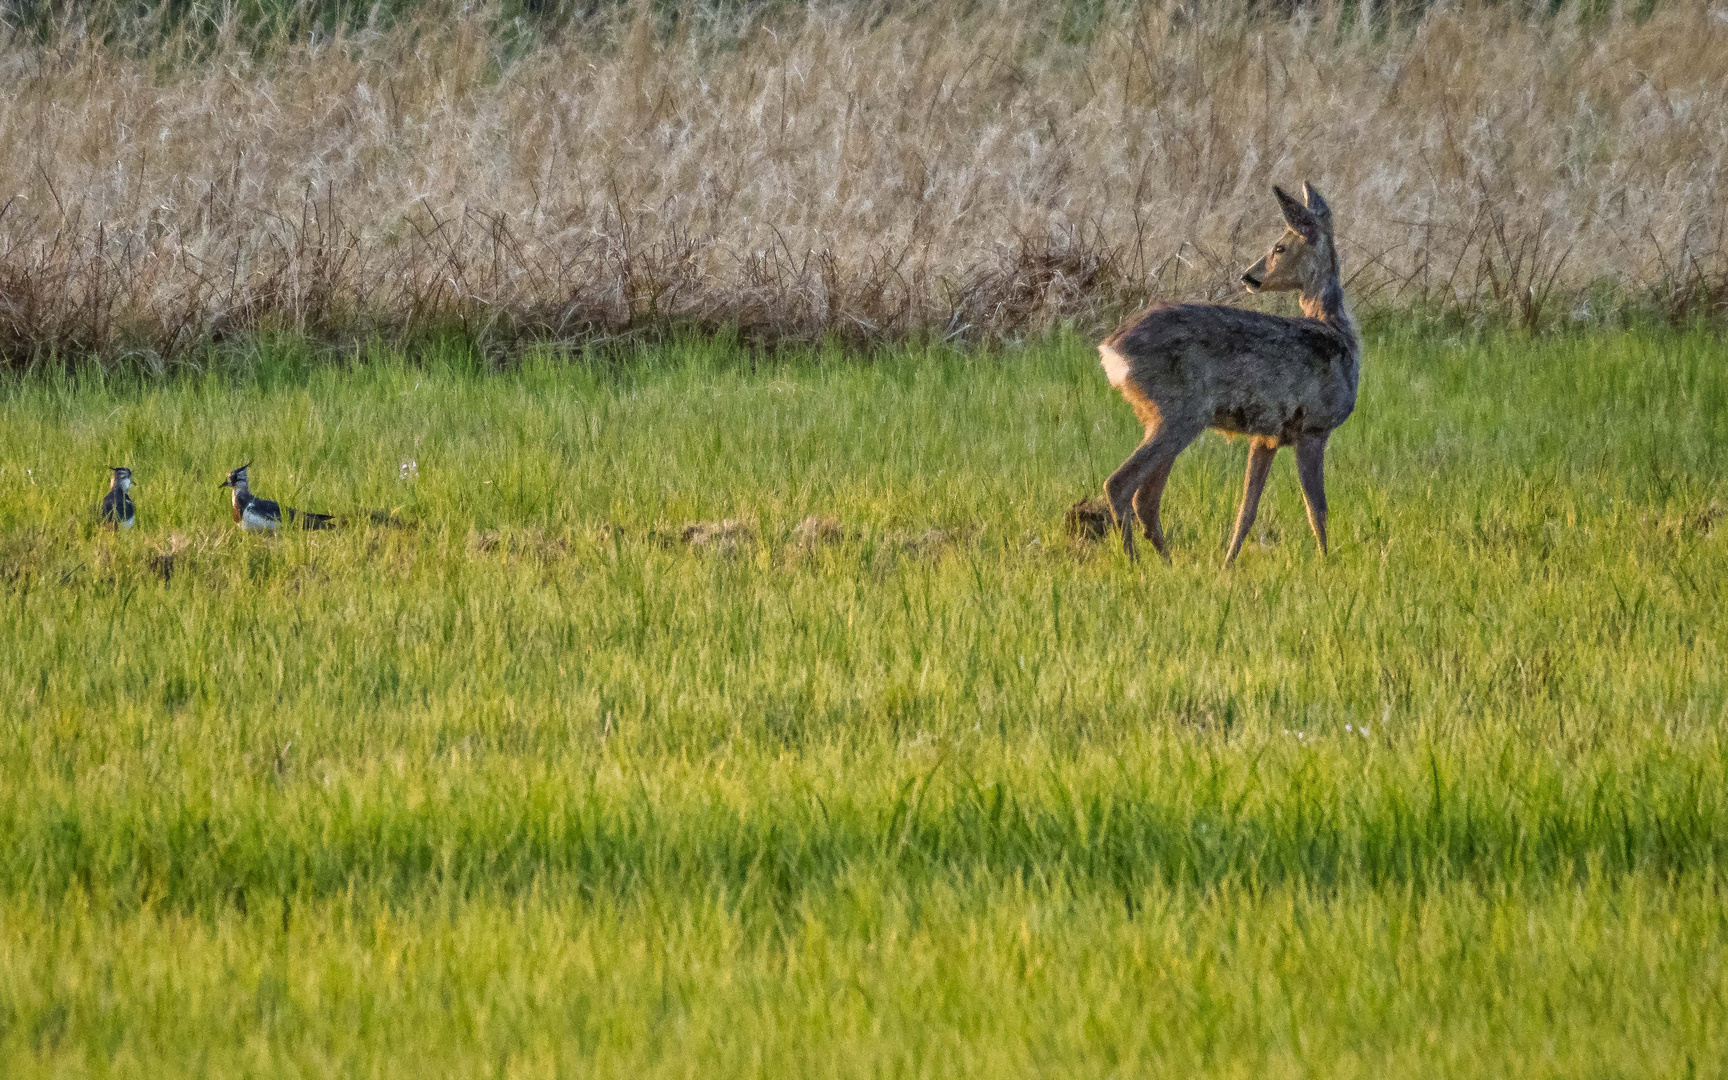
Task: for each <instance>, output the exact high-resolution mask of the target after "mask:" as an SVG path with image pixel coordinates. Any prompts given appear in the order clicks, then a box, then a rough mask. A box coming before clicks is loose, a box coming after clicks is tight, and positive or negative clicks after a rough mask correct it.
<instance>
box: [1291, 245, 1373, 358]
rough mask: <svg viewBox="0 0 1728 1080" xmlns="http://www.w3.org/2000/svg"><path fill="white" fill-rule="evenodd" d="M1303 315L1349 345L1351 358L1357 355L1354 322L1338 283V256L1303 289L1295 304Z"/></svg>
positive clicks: (1333, 256)
mask: <svg viewBox="0 0 1728 1080" xmlns="http://www.w3.org/2000/svg"><path fill="white" fill-rule="evenodd" d="M1298 303H1299V304H1300V305H1301V307H1302V314H1304V315H1306V316H1308V317H1309V318H1310V319H1318V320H1320V321H1321V322H1323V323H1325V324H1326V325H1327V326H1330V327H1331V328H1332V329H1334V330H1336V331H1338V333H1339V334H1341V335H1342V336H1343V338H1344V340H1345V341H1347V342H1349V344H1350V354H1351V355H1352V356H1354V355H1356V352H1357V349H1358V348H1359V342H1358V339H1357V337H1356V320H1355V319H1353V318H1351V317H1350V310H1349V309H1348V308H1346V307H1345V306H1344V285H1343V283H1342V282H1341V281H1340V280H1339V273H1338V255H1337V253H1336V252H1334V253H1333V254H1332V258H1331V260H1330V265H1328V266H1327V268H1326V269H1325V270H1324V271H1323V272H1322V273H1320V274H1319V275H1317V277H1316V278H1315V279H1314V280H1312V281H1310V282H1308V283H1307V285H1306V286H1304V287H1303V289H1302V297H1301V299H1300V300H1299V301H1298Z"/></svg>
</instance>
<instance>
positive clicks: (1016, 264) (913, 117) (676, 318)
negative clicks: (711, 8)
mask: <svg viewBox="0 0 1728 1080" xmlns="http://www.w3.org/2000/svg"><path fill="white" fill-rule="evenodd" d="M284 2H285V3H286V4H288V5H289V6H290V7H292V5H293V3H294V0H284ZM1262 7H1264V5H1262ZM1599 7H1600V5H1596V6H1595V8H1599ZM748 10H750V11H756V12H758V13H757V14H754V15H752V14H748V13H746V14H744V15H722V14H717V13H713V12H710V13H709V14H708V15H706V16H703V17H698V9H696V8H687V9H685V12H684V14H683V16H681V17H678V18H672V17H666V18H657V17H654V16H651V15H649V14H647V13H646V11H647V9H645V8H641V9H630V10H628V11H625V12H624V13H623V14H619V15H615V16H595V17H594V18H591V19H589V20H588V21H586V22H582V23H578V24H563V26H562V29H557V30H556V31H555V32H554V29H545V30H541V31H537V30H535V29H534V24H531V23H524V22H523V20H522V19H510V18H506V17H504V15H503V14H502V13H501V12H500V11H499V10H495V9H483V10H478V11H474V10H469V11H467V12H466V13H461V12H457V13H455V14H451V12H450V11H448V10H446V9H445V6H444V5H438V6H437V7H436V10H430V9H429V11H428V12H426V13H422V14H420V15H417V16H416V15H412V14H411V15H409V16H406V17H405V18H403V19H402V20H401V21H398V22H397V23H395V24H393V25H390V26H386V27H382V28H379V27H368V26H345V25H344V26H337V27H335V28H333V29H330V30H324V29H322V28H321V27H320V28H319V29H318V30H317V31H316V32H309V33H305V34H299V35H296V36H294V37H292V38H288V37H280V38H277V39H275V40H274V41H272V42H270V43H268V46H267V47H265V46H260V45H259V44H258V43H256V42H254V41H251V40H250V39H248V38H247V36H246V34H245V32H244V27H242V26H240V25H239V23H238V22H237V21H236V20H237V17H236V16H233V15H231V14H230V15H228V16H225V17H223V18H221V19H215V21H211V22H208V23H206V24H203V26H202V29H199V28H196V27H195V28H193V29H183V30H180V31H175V32H174V33H172V34H169V33H168V32H166V31H162V33H163V34H165V35H166V36H165V37H163V38H162V40H161V41H158V42H156V43H155V44H153V45H151V46H150V47H145V46H144V44H141V43H140V42H139V41H137V40H134V41H131V42H130V43H128V42H127V41H126V40H124V39H122V40H120V41H119V43H118V44H116V39H115V35H114V34H113V33H110V34H108V35H107V36H106V37H105V38H99V35H96V34H93V33H90V32H87V29H88V28H87V27H86V26H85V24H82V23H74V22H72V21H70V17H68V19H67V20H63V21H62V22H61V23H59V24H56V25H57V27H58V28H57V29H54V30H53V31H52V32H47V33H39V32H34V31H31V32H26V31H25V30H23V29H18V30H14V31H13V32H12V33H11V34H10V35H9V36H8V37H5V38H4V40H3V41H0V100H4V101H5V102H6V105H5V107H4V108H3V109H0V353H3V354H4V355H5V357H7V358H8V359H9V360H10V361H12V362H14V363H23V362H27V361H29V360H31V359H33V358H40V357H42V356H43V355H44V354H45V353H49V352H51V353H53V354H56V355H59V356H61V357H70V356H80V355H88V354H96V355H100V356H104V357H108V358H111V359H124V358H127V357H131V358H134V359H135V360H136V361H137V362H138V363H140V364H142V365H144V366H146V367H153V368H166V367H169V366H172V365H174V364H176V363H179V362H183V361H185V360H187V359H188V358H191V357H194V356H195V355H196V354H197V352H198V350H200V349H202V348H203V347H205V346H206V345H208V344H209V343H212V342H217V341H221V340H223V339H225V338H228V337H231V336H233V335H236V334H245V333H249V332H254V331H258V330H281V331H288V332H294V333H300V334H305V335H309V336H312V337H314V338H316V339H320V340H326V341H342V340H349V339H353V338H355V337H359V336H364V335H370V334H376V333H382V334H386V335H414V334H421V333H426V332H447V331H451V330H454V331H457V332H460V333H463V334H466V335H468V336H470V337H471V338H472V339H474V340H476V341H498V342H509V341H515V340H522V339H525V338H554V339H560V340H570V341H579V340H593V339H596V338H607V337H612V336H616V335H620V334H640V333H645V332H654V331H657V330H661V329H665V328H669V327H676V326H698V327H714V326H723V325H725V326H734V327H736V328H738V329H739V330H740V331H741V332H742V333H743V334H744V335H745V336H746V337H747V338H750V339H754V340H761V341H776V340H784V339H792V340H800V341H802V340H811V339H817V338H821V337H825V336H826V337H839V338H842V339H851V340H859V341H873V340H891V339H896V338H901V337H906V336H913V335H938V336H950V337H970V338H1001V337H1009V336H1015V335H1020V334H1025V333H1028V332H1036V331H1038V330H1041V329H1044V328H1048V327H1050V326H1052V325H1054V324H1058V323H1063V322H1067V323H1071V324H1074V325H1078V326H1080V327H1082V328H1084V329H1097V328H1101V327H1104V326H1106V325H1107V324H1109V323H1111V322H1113V321H1114V320H1115V319H1116V318H1117V317H1118V316H1119V315H1121V314H1122V313H1123V312H1124V311H1125V310H1126V309H1128V308H1130V307H1132V306H1135V305H1138V304H1139V303H1142V302H1144V301H1145V300H1147V299H1149V298H1160V297H1214V298H1216V297H1224V296H1235V295H1237V293H1238V290H1237V287H1236V283H1235V275H1236V273H1237V272H1238V271H1239V270H1240V268H1241V266H1242V265H1244V264H1245V263H1246V262H1248V261H1249V260H1250V259H1251V258H1252V257H1253V255H1255V254H1257V253H1258V252H1257V250H1256V249H1255V245H1257V244H1258V243H1259V242H1260V241H1261V240H1262V239H1263V237H1264V236H1265V234H1266V233H1267V231H1268V230H1269V229H1271V228H1273V226H1274V222H1273V221H1272V212H1273V211H1272V209H1271V208H1270V207H1271V203H1270V200H1268V199H1266V198H1265V197H1264V194H1265V191H1266V189H1267V187H1268V186H1269V185H1270V184H1271V183H1272V182H1273V181H1274V180H1277V181H1283V182H1287V183H1288V182H1295V181H1299V180H1300V179H1302V178H1304V177H1306V178H1310V179H1312V180H1314V181H1315V183H1316V184H1317V185H1318V186H1319V187H1321V188H1322V189H1323V190H1325V191H1326V192H1327V195H1328V197H1329V198H1330V199H1331V201H1332V203H1333V205H1334V207H1335V209H1336V210H1337V214H1338V218H1339V220H1340V221H1343V222H1347V223H1348V226H1349V233H1348V234H1347V235H1343V236H1340V237H1339V241H1340V248H1341V250H1342V251H1343V254H1344V260H1345V264H1346V273H1347V275H1352V279H1351V281H1350V283H1349V287H1350V291H1351V294H1352V297H1353V298H1354V299H1355V301H1356V303H1357V305H1358V307H1359V308H1360V309H1363V310H1366V311H1373V310H1376V309H1387V308H1400V307H1405V306H1419V307H1423V308H1426V309H1429V310H1434V311H1445V312H1453V313H1456V314H1459V315H1462V316H1465V317H1469V318H1480V319H1492V320H1499V321H1507V322H1512V323H1517V324H1523V325H1532V326H1534V325H1543V324H1548V323H1552V322H1553V321H1554V320H1556V319H1563V318H1568V317H1574V316H1575V317H1580V318H1584V317H1599V316H1602V315H1604V314H1613V312H1612V311H1606V312H1605V311H1604V310H1603V305H1604V304H1607V305H1609V307H1611V308H1615V309H1619V308H1622V307H1627V306H1639V305H1642V306H1643V307H1645V308H1647V309H1648V310H1651V311H1654V312H1656V313H1657V314H1659V315H1661V316H1663V317H1667V318H1673V319H1689V318H1694V317H1698V316H1700V315H1702V316H1706V317H1719V316H1721V315H1723V314H1724V313H1725V305H1728V190H1725V185H1728V8H1725V7H1723V6H1722V5H1720V4H1671V5H1662V6H1659V7H1658V9H1657V10H1656V11H1655V12H1654V14H1652V15H1651V16H1650V17H1649V18H1648V19H1647V20H1644V21H1639V20H1637V19H1634V18H1632V17H1631V15H1630V14H1628V13H1627V12H1629V11H1631V10H1632V8H1631V7H1630V6H1628V7H1626V8H1624V9H1623V8H1621V7H1618V6H1616V7H1613V8H1611V9H1609V10H1607V11H1606V12H1601V11H1596V13H1594V14H1590V13H1586V14H1579V13H1578V12H1577V11H1574V10H1573V9H1571V8H1566V9H1563V10H1562V11H1561V12H1560V14H1558V15H1556V16H1553V17H1546V16H1525V15H1522V14H1520V9H1519V8H1518V7H1516V6H1515V5H1478V4H1469V3H1466V4H1437V5H1435V6H1433V7H1431V8H1429V9H1428V10H1427V12H1426V13H1425V14H1422V15H1420V16H1419V17H1411V18H1408V19H1404V20H1402V21H1400V19H1399V18H1398V17H1396V16H1391V15H1389V16H1386V17H1384V18H1370V17H1366V16H1362V15H1359V14H1358V15H1352V14H1350V13H1351V12H1353V11H1357V10H1358V8H1357V7H1356V6H1352V7H1344V6H1339V5H1331V6H1328V5H1320V6H1315V7H1310V6H1297V7H1294V8H1293V9H1292V10H1291V13H1289V14H1285V15H1272V14H1255V13H1254V10H1255V9H1254V8H1253V6H1252V5H1247V4H1246V3H1245V2H1244V4H1242V5H1232V4H1215V5H1214V4H1208V5H1198V6H1196V5H1179V4H1176V3H1171V2H1162V0H1161V2H1153V3H1145V4H1138V5H1133V6H1129V7H1117V6H1108V5H1107V6H1105V7H1103V8H1101V9H1100V10H1101V12H1102V14H1100V15H1098V17H1097V19H1096V21H1095V22H1090V23H1085V24H1084V25H1081V22H1083V20H1082V21H1077V19H1078V16H1077V15H1076V12H1079V11H1081V10H1082V9H1080V8H1066V7H1061V6H1057V7H1054V8H1053V7H1051V6H1049V5H1040V4H1036V3H1033V2H1031V0H998V2H996V3H993V4H987V5H984V6H982V7H980V6H978V5H960V4H958V3H956V4H951V5H950V4H941V3H938V4H935V5H925V6H919V7H915V8H913V9H909V10H908V11H907V12H898V11H895V10H894V9H873V10H872V11H870V12H869V13H860V10H861V9H859V8H856V7H841V6H830V5H823V4H814V5H810V6H808V7H798V8H781V7H774V8H769V9H755V8H752V9H748ZM1373 10H1378V9H1373ZM1593 10H1594V8H1593ZM763 11H766V12H767V13H766V14H762V13H761V12H763ZM548 25H549V26H550V24H548ZM525 26H526V27H527V29H524V27H525ZM81 27H82V28H83V29H81ZM176 35H177V36H176Z"/></svg>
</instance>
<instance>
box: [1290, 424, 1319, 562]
mask: <svg viewBox="0 0 1728 1080" xmlns="http://www.w3.org/2000/svg"><path fill="white" fill-rule="evenodd" d="M1296 477H1297V479H1299V480H1300V481H1302V501H1303V502H1304V503H1306V504H1307V506H1308V526H1309V528H1311V529H1313V530H1314V539H1315V540H1317V541H1319V543H1320V554H1322V555H1324V554H1326V436H1325V435H1321V436H1320V437H1318V438H1313V439H1304V440H1302V441H1301V442H1299V443H1297V444H1296Z"/></svg>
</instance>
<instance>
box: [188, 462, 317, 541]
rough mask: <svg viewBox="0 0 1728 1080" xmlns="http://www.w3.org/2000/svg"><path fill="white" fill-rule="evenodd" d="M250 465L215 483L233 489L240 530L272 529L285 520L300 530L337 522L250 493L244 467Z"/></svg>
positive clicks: (266, 530)
mask: <svg viewBox="0 0 1728 1080" xmlns="http://www.w3.org/2000/svg"><path fill="white" fill-rule="evenodd" d="M251 465H252V463H251V462H250V461H248V462H247V463H246V464H244V465H242V466H240V467H239V468H238V469H235V470H234V471H233V472H231V473H229V474H228V479H226V480H224V481H222V483H220V484H218V485H217V486H218V487H225V488H233V489H234V520H235V521H236V522H237V523H238V524H239V525H240V527H241V528H242V529H247V530H249V531H252V532H271V531H273V530H275V529H278V528H280V527H281V526H282V525H283V523H284V522H286V523H287V524H289V525H298V526H299V527H300V528H302V529H328V528H330V527H332V526H333V525H335V524H336V519H335V518H334V517H333V516H331V515H329V514H314V513H312V512H311V511H309V510H296V509H294V508H293V507H292V506H283V505H282V504H281V503H277V502H272V501H271V500H269V499H260V498H259V497H258V496H256V495H254V494H252V489H251V488H250V487H248V486H247V484H246V470H247V469H248V468H250V467H251Z"/></svg>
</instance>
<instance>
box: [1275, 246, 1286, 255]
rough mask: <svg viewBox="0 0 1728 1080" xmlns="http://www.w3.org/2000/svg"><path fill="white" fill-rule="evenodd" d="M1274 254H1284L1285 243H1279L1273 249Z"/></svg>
mask: <svg viewBox="0 0 1728 1080" xmlns="http://www.w3.org/2000/svg"><path fill="white" fill-rule="evenodd" d="M1272 254H1274V255H1282V254H1284V245H1283V244H1279V245H1278V246H1277V247H1275V248H1273V249H1272Z"/></svg>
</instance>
